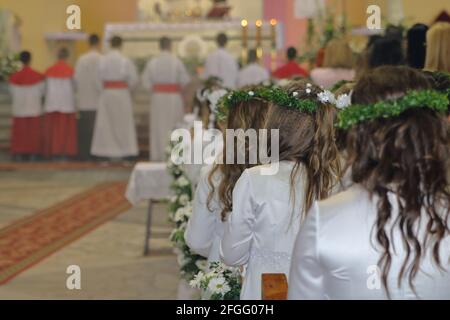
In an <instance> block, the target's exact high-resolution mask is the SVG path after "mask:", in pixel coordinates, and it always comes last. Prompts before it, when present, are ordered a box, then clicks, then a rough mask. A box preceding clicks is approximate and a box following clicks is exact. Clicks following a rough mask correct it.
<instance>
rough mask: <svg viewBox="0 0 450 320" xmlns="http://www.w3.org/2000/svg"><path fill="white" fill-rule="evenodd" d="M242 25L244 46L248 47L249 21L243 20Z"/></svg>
mask: <svg viewBox="0 0 450 320" xmlns="http://www.w3.org/2000/svg"><path fill="white" fill-rule="evenodd" d="M241 26H242V46H243V47H244V48H246V47H247V43H248V21H247V20H245V19H244V20H242V21H241Z"/></svg>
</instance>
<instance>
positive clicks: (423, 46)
mask: <svg viewBox="0 0 450 320" xmlns="http://www.w3.org/2000/svg"><path fill="white" fill-rule="evenodd" d="M427 31H428V26H427V25H425V24H423V23H417V24H415V25H414V26H412V27H411V29H409V30H408V34H407V38H408V39H407V40H408V46H407V53H406V58H407V61H408V65H409V66H410V67H412V68H416V69H423V67H424V66H425V56H426V53H427Z"/></svg>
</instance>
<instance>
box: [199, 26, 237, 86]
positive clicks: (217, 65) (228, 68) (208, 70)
mask: <svg viewBox="0 0 450 320" xmlns="http://www.w3.org/2000/svg"><path fill="white" fill-rule="evenodd" d="M216 41H217V46H218V48H217V49H216V50H215V51H213V52H212V53H210V54H209V55H208V57H207V58H206V62H205V71H204V74H203V78H204V79H209V78H210V77H217V78H219V79H221V80H222V84H223V86H224V87H226V88H229V89H235V88H236V82H237V77H238V72H239V65H238V63H237V61H236V59H235V58H234V57H233V56H232V55H231V54H230V53H229V52H228V51H227V50H226V46H227V43H228V37H227V35H226V34H224V33H220V34H219V35H218V36H217V39H216Z"/></svg>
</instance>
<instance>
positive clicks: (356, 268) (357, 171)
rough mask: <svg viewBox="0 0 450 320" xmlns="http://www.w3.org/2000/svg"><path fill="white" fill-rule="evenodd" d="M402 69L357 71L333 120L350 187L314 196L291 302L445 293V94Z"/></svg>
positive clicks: (449, 282)
mask: <svg viewBox="0 0 450 320" xmlns="http://www.w3.org/2000/svg"><path fill="white" fill-rule="evenodd" d="M430 89H431V85H430V83H429V82H428V80H427V78H426V77H425V76H424V75H423V74H421V73H420V72H419V71H416V70H414V69H411V68H408V67H381V68H378V69H375V70H373V71H371V72H370V73H368V74H366V75H364V76H362V78H361V79H360V80H359V82H358V83H357V84H356V86H355V87H354V90H353V94H352V102H353V105H352V106H350V107H348V108H346V109H344V110H343V111H341V112H340V113H339V115H338V123H337V125H338V126H339V127H340V128H342V129H345V130H348V135H347V152H348V162H349V165H350V168H351V177H352V180H353V182H354V185H353V186H352V187H350V188H349V189H348V190H346V191H344V192H342V193H340V194H337V195H335V196H333V197H330V198H329V199H327V200H324V201H319V202H315V203H314V204H313V205H312V207H311V209H310V211H309V213H308V215H307V218H306V220H305V222H304V225H303V227H302V229H301V230H300V232H299V234H298V237H297V240H296V244H295V248H294V253H293V258H292V266H291V271H290V279H289V299H388V298H392V299H416V298H418V299H450V272H449V267H450V229H449V226H450V224H449V223H450V217H449V212H450V209H449V204H450V193H449V189H448V187H449V180H448V178H447V177H446V172H447V170H448V166H447V164H448V163H447V160H448V157H449V138H450V136H449V132H450V131H449V125H448V123H447V122H446V120H445V113H446V111H447V107H448V98H447V95H446V94H442V93H439V92H436V91H433V90H430Z"/></svg>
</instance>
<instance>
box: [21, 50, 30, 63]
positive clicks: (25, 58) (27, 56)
mask: <svg viewBox="0 0 450 320" xmlns="http://www.w3.org/2000/svg"><path fill="white" fill-rule="evenodd" d="M19 60H20V62H22V63H23V64H24V65H29V64H30V62H31V53H30V52H29V51H22V52H21V53H20V54H19Z"/></svg>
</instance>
